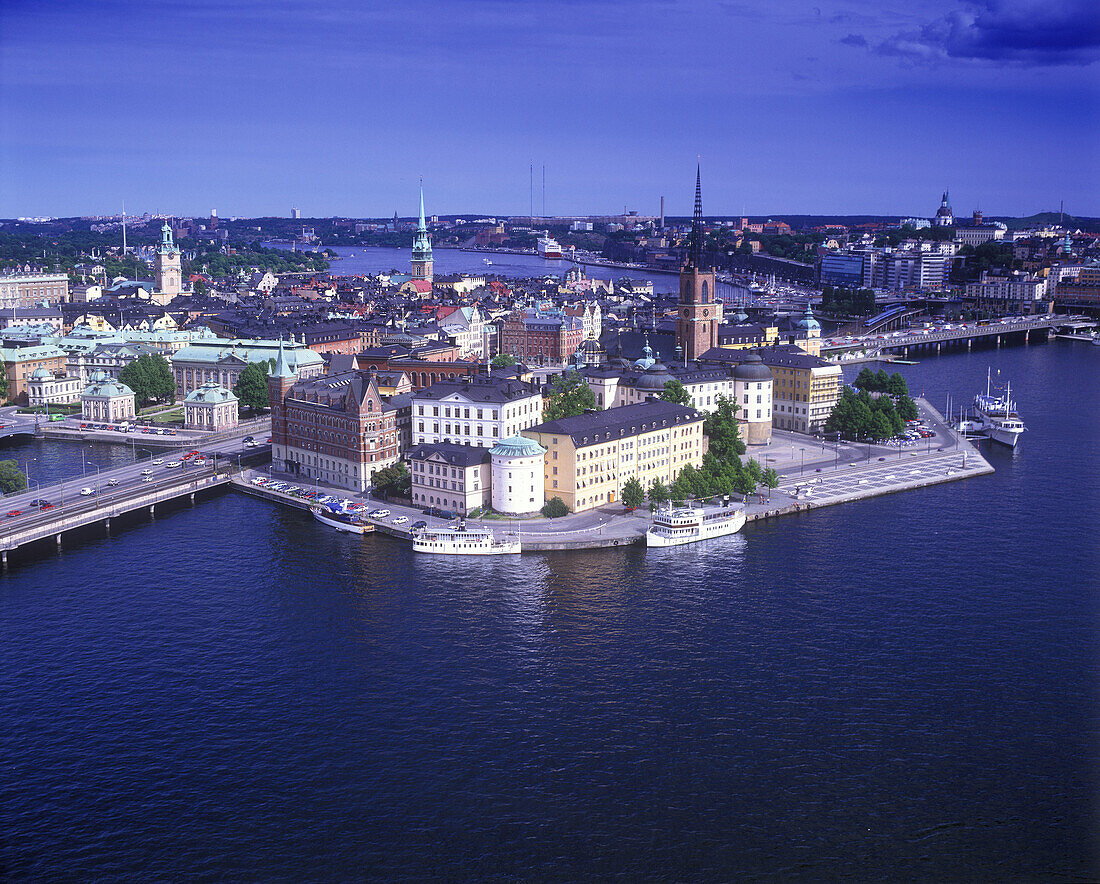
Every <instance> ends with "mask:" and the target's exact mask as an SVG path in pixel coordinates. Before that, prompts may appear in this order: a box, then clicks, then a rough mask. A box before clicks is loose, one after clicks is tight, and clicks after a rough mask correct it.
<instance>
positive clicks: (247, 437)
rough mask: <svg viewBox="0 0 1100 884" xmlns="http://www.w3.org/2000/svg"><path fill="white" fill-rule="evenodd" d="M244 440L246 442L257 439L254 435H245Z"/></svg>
mask: <svg viewBox="0 0 1100 884" xmlns="http://www.w3.org/2000/svg"><path fill="white" fill-rule="evenodd" d="M244 441H245V442H254V441H255V439H254V438H253V437H252V436H245V437H244Z"/></svg>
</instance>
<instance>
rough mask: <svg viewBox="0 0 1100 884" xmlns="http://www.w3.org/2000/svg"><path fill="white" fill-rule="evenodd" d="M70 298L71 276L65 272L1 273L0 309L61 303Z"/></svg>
mask: <svg viewBox="0 0 1100 884" xmlns="http://www.w3.org/2000/svg"><path fill="white" fill-rule="evenodd" d="M68 300H69V277H68V276H66V275H65V274H64V273H4V274H0V309H3V310H10V309H11V308H12V307H34V306H35V305H40V304H42V303H47V304H60V303H62V302H64V301H68Z"/></svg>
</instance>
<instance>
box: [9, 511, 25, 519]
mask: <svg viewBox="0 0 1100 884" xmlns="http://www.w3.org/2000/svg"><path fill="white" fill-rule="evenodd" d="M21 515H23V511H22V510H11V511H10V512H9V513H8V518H9V519H12V518H14V517H15V516H21Z"/></svg>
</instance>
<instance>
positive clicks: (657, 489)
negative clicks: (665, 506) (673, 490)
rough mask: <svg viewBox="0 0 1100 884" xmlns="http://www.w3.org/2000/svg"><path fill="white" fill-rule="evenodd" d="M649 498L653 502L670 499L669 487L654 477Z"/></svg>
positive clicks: (662, 501)
mask: <svg viewBox="0 0 1100 884" xmlns="http://www.w3.org/2000/svg"><path fill="white" fill-rule="evenodd" d="M649 500H650V502H651V503H664V502H665V501H666V500H668V489H667V488H666V487H665V483H664V482H662V481H661V480H660V479H654V480H653V484H652V485H650V486H649Z"/></svg>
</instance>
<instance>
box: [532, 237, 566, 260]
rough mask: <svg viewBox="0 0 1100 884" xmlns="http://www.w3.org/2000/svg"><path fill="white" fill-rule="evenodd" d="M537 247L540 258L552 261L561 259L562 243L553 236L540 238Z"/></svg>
mask: <svg viewBox="0 0 1100 884" xmlns="http://www.w3.org/2000/svg"><path fill="white" fill-rule="evenodd" d="M537 245H538V253H539V257H540V258H547V259H549V260H551V261H556V260H558V259H560V258H561V243H559V242H558V241H557V240H556V239H554V238H553V237H552V236H540V237H539V239H538V243H537Z"/></svg>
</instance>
